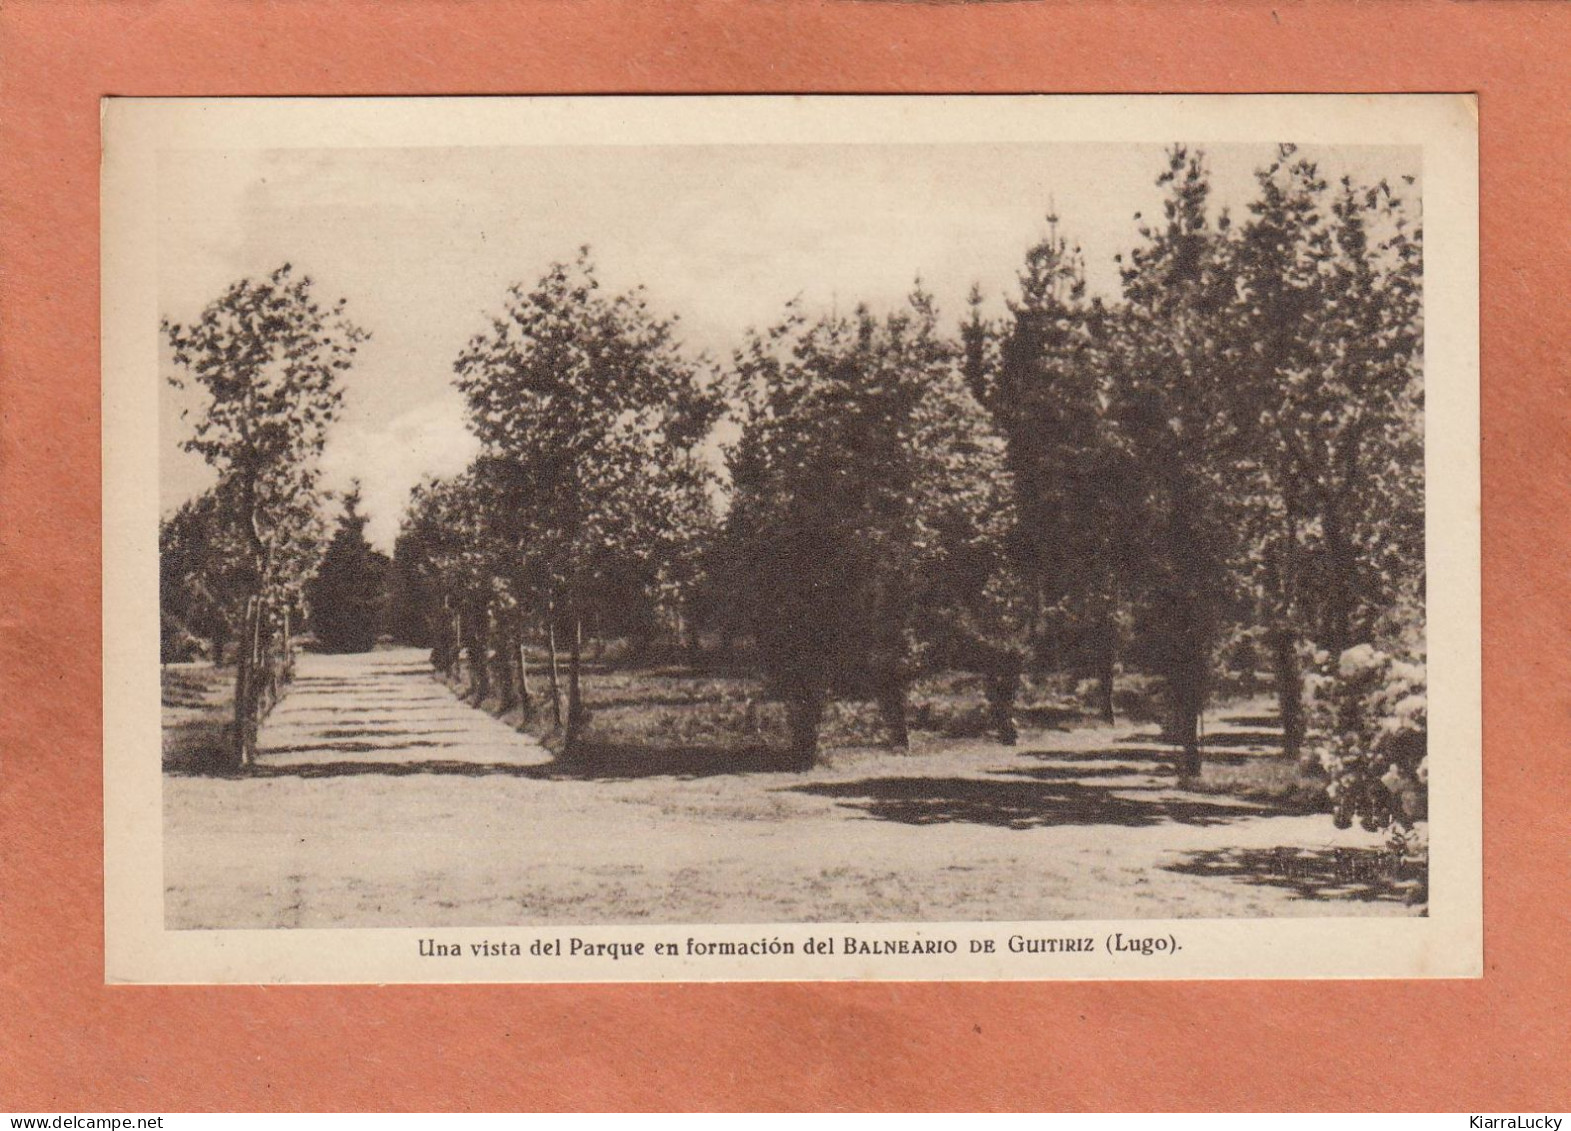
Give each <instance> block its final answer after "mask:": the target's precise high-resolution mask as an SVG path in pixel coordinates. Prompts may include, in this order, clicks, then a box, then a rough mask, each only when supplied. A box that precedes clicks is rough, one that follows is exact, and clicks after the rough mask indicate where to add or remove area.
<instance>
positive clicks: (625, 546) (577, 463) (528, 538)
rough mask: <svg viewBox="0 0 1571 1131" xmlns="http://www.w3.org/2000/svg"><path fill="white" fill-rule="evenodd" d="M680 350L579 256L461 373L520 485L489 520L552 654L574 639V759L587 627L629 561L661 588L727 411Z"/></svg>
mask: <svg viewBox="0 0 1571 1131" xmlns="http://www.w3.org/2000/svg"><path fill="white" fill-rule="evenodd" d="M675 335H676V321H675V319H671V318H660V317H656V316H655V315H653V314H652V313H651V312H650V310H649V307H648V301H647V299H646V297H645V296H644V294H643V292H642V291H641V290H635V291H632V292H629V293H627V294H622V295H618V296H614V297H606V296H604V295H602V294H601V293H600V284H599V282H598V280H597V279H596V278H595V273H594V267H593V264H592V263H591V262H590V260H589V258H588V250H587V249H584V250H583V251H582V252H581V254H580V256H579V258H578V260H577V262H576V263H574V264H572V265H567V264H556V265H553V266H552V268H551V269H550V270H549V271H547V272H546V274H545V275H544V276H543V277H542V278H541V279H540V280H539V282H538V283H537V284H536V285H535V286H534V287H533V288H532V289H525V288H524V287H523V286H522V285H519V286H514V287H513V288H511V289H510V290H509V292H508V295H507V300H506V302H505V304H504V307H503V310H502V312H501V313H500V314H499V315H497V316H495V317H494V318H493V319H492V323H491V329H490V331H489V332H487V333H483V334H480V335H477V336H476V337H475V338H473V339H472V340H471V341H470V343H469V345H468V346H467V347H466V349H465V350H464V351H463V353H462V354H460V356H459V358H458V360H457V362H456V363H455V365H454V369H455V372H456V373H457V376H458V387H459V388H460V390H462V392H463V393H464V395H465V397H466V398H467V399H468V402H469V412H470V421H471V425H472V427H473V428H474V430H475V432H476V434H477V435H478V436H479V438H480V440H481V442H482V444H483V446H484V455H485V458H486V459H487V460H488V461H490V463H491V465H492V468H493V473H494V475H495V477H496V478H497V479H499V480H501V481H502V482H504V483H505V484H510V485H511V488H510V489H509V490H508V492H507V498H508V500H509V501H508V504H507V505H506V506H503V507H499V508H494V509H493V512H492V513H493V514H495V515H497V516H499V518H500V520H501V522H502V524H503V525H502V527H501V528H500V529H499V533H500V536H501V537H502V538H503V540H504V541H505V542H506V543H507V544H508V545H509V546H510V548H511V551H512V553H513V554H515V555H516V557H517V567H516V573H517V574H518V576H520V577H526V578H528V579H529V582H528V584H527V586H526V587H525V591H526V592H528V593H529V594H530V595H531V597H532V599H533V600H534V601H536V602H539V603H542V604H543V606H544V607H543V608H540V607H538V606H537V608H536V609H535V612H536V615H539V616H543V618H544V619H545V621H546V624H547V628H548V632H549V635H550V637H551V639H552V641H553V646H554V641H555V637H556V630H557V628H558V627H559V626H565V627H566V629H567V632H568V638H569V647H570V662H569V668H568V711H567V720H566V731H565V734H564V745H565V747H566V749H567V750H568V751H569V752H572V751H573V750H574V749H575V748H576V746H577V745H578V740H579V738H580V736H581V734H582V730H583V727H584V724H585V723H586V722H587V718H588V714H587V710H586V708H585V706H584V702H583V696H582V690H581V680H580V672H581V655H582V648H583V635H584V633H583V630H584V624H585V620H586V618H589V617H592V615H593V613H594V610H595V608H596V605H597V603H598V602H600V601H601V600H602V599H603V596H604V593H605V589H606V586H607V585H608V584H609V583H611V581H612V579H613V577H614V576H618V575H620V576H626V573H625V571H626V570H627V569H628V566H629V563H630V562H641V563H645V564H646V565H647V566H648V567H649V569H650V574H649V576H655V575H658V574H659V572H660V568H659V567H660V563H662V562H664V561H666V560H668V556H669V554H670V552H671V551H672V549H673V540H674V539H675V540H679V539H680V534H681V531H682V530H683V528H684V524H683V522H682V521H681V516H682V515H683V514H684V513H687V512H689V511H690V510H692V509H693V507H694V506H695V499H698V498H701V497H702V496H703V495H704V492H705V491H706V488H707V484H708V481H709V478H710V474H711V473H710V471H709V469H708V467H707V465H706V464H705V463H704V462H703V460H702V459H701V458H700V456H699V453H698V447H699V445H700V444H701V443H702V441H703V440H704V438H705V437H706V436H707V434H708V432H709V429H710V427H711V426H712V424H713V423H714V420H715V419H716V417H717V415H718V412H719V405H718V401H717V399H716V398H715V396H714V395H713V390H712V388H710V387H708V386H707V385H706V383H705V382H704V380H703V379H702V375H701V370H700V367H699V365H698V364H696V363H695V362H693V361H691V360H689V359H688V358H687V357H685V356H684V355H683V353H682V351H681V349H680V347H679V345H678V343H677V340H676V336H675Z"/></svg>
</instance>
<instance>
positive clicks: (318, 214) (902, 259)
mask: <svg viewBox="0 0 1571 1131" xmlns="http://www.w3.org/2000/svg"><path fill="white" fill-rule="evenodd" d="M1206 149H1207V154H1208V158H1209V164H1210V167H1211V171H1212V181H1213V187H1214V200H1215V202H1216V204H1217V206H1218V207H1228V208H1230V209H1231V210H1233V211H1234V212H1235V213H1237V214H1240V215H1241V214H1242V213H1243V211H1244V208H1245V205H1246V204H1247V202H1248V200H1249V199H1250V198H1251V197H1252V195H1253V189H1254V178H1253V170H1254V169H1255V168H1257V167H1258V166H1261V165H1263V164H1265V163H1267V162H1269V161H1270V159H1271V157H1272V147H1271V146H1266V145H1247V146H1246V145H1226V146H1212V147H1206ZM1303 155H1304V156H1307V157H1310V158H1313V159H1315V160H1317V161H1319V162H1320V164H1321V167H1322V171H1323V172H1325V173H1328V174H1331V175H1333V176H1340V175H1341V174H1342V173H1344V172H1348V173H1352V174H1353V175H1354V176H1355V177H1357V178H1359V179H1361V180H1366V181H1371V180H1378V179H1379V178H1381V177H1385V178H1388V179H1391V180H1393V181H1395V180H1396V178H1398V177H1401V176H1403V175H1409V176H1417V174H1418V173H1419V169H1418V151H1417V150H1404V149H1386V148H1374V147H1340V148H1338V149H1336V150H1326V149H1305V150H1304V151H1303ZM1163 167H1164V157H1163V152H1162V147H1161V146H1156V145H1127V144H1120V145H1087V144H1073V145H1069V144H1042V145H1025V144H1011V145H886V146H866V145H861V146H828V145H822V146H820V145H770V146H743V145H725V146H665V147H636V146H619V147H518V148H464V149H354V150H346V149H332V150H327V149H291V150H247V151H238V150H237V151H213V150H193V151H178V150H172V151H165V152H164V153H162V154H160V160H159V201H160V209H161V213H160V217H159V303H160V310H161V313H162V315H163V316H164V317H167V318H169V319H171V320H173V321H177V322H178V321H189V320H191V319H193V318H195V317H197V316H198V315H199V314H200V313H201V311H202V309H203V308H204V307H205V306H206V305H207V304H208V303H210V302H212V301H213V300H214V299H215V298H216V297H217V296H218V295H219V294H220V293H221V292H222V291H223V290H224V288H225V287H227V286H228V285H229V284H230V283H232V282H234V281H235V280H237V279H240V278H243V277H246V276H252V277H259V276H262V275H265V274H267V273H268V272H270V271H272V270H273V269H274V268H276V267H278V266H279V265H280V264H282V263H284V262H290V263H292V264H294V265H295V266H296V268H297V269H299V270H300V271H301V272H303V273H306V274H309V275H310V276H311V277H312V278H313V279H314V280H315V281H316V283H317V286H318V291H319V295H320V297H322V298H325V299H334V298H338V297H340V296H341V297H344V298H346V299H348V310H349V313H350V315H351V317H352V318H353V320H354V321H355V322H356V323H358V324H359V325H361V326H363V327H364V328H365V329H367V330H369V331H370V333H371V338H370V340H369V341H368V342H366V343H365V344H364V345H362V346H361V348H360V352H359V354H358V355H357V357H356V361H355V366H354V369H353V370H352V371H351V372H350V373H349V374H348V375H347V377H346V378H345V380H344V399H345V404H344V411H343V415H342V417H341V418H340V419H339V421H337V422H336V423H335V425H334V427H333V431H332V433H331V434H330V436H329V439H328V443H327V448H326V450H325V452H324V454H323V460H324V472H325V480H326V483H327V485H328V486H329V487H330V488H333V489H336V490H342V489H344V488H345V487H347V485H348V484H349V482H350V481H351V480H353V479H359V480H360V481H361V484H362V493H363V497H364V509H365V510H366V512H367V513H368V515H369V516H370V523H369V526H368V528H367V534H368V536H369V537H370V538H371V540H372V542H373V543H375V544H376V545H378V546H379V548H381V549H383V550H391V548H392V543H393V538H394V537H395V536H396V534H397V529H398V521H399V516H400V514H401V513H402V510H403V507H404V504H405V502H406V501H407V499H408V494H409V490H410V488H411V487H413V486H414V485H415V483H417V482H418V481H419V480H420V478H421V477H422V476H424V475H428V474H436V475H446V474H452V473H455V472H458V471H460V470H462V469H463V467H464V466H465V465H467V463H468V462H469V460H470V459H471V458H472V457H473V455H474V454H475V452H476V451H477V450H478V448H477V444H476V442H475V441H474V439H473V437H472V436H470V434H469V432H468V430H467V428H466V426H465V422H464V409H463V401H462V398H461V397H460V396H459V394H458V392H457V390H456V389H455V388H454V387H453V385H452V379H453V370H452V365H453V361H454V359H455V358H456V357H457V356H458V353H459V351H460V350H461V349H462V348H463V346H464V344H465V343H466V342H467V341H468V340H469V338H470V337H471V336H473V335H474V334H476V333H479V332H481V331H483V330H485V329H487V328H488V327H489V325H490V318H491V316H492V315H493V314H495V313H497V312H499V311H500V310H501V308H502V300H503V297H504V295H505V293H506V290H507V288H508V287H509V286H511V285H512V284H514V283H525V284H529V283H532V282H533V281H534V280H536V279H537V278H539V277H540V275H542V274H543V273H544V272H545V271H546V270H547V269H548V268H549V266H550V265H551V264H552V263H553V262H556V261H562V260H570V259H571V258H572V257H573V256H574V255H575V254H576V251H577V249H578V248H579V246H581V245H584V244H588V245H589V246H590V247H591V249H592V253H593V257H594V259H595V262H596V265H597V268H598V272H599V275H600V278H601V281H602V285H603V286H605V287H607V288H609V289H612V290H621V289H625V288H629V287H632V286H636V285H639V284H642V285H643V286H645V287H646V288H647V290H648V293H649V297H650V300H651V305H652V306H653V307H654V309H655V310H657V311H659V312H661V313H677V314H680V316H681V324H682V326H683V333H682V337H683V339H684V340H685V342H686V344H687V346H688V347H689V348H690V349H692V350H693V351H694V352H695V353H696V352H700V351H702V352H707V353H708V354H709V355H710V356H712V357H714V358H717V359H721V360H723V359H725V358H727V357H729V355H730V351H731V349H732V348H733V346H734V345H736V344H738V343H739V342H740V340H741V339H742V336H743V335H744V333H745V332H746V330H747V329H748V328H749V327H751V326H758V327H763V326H766V325H768V324H770V323H771V322H773V321H774V320H775V319H777V318H778V317H779V315H780V313H781V312H782V309H783V308H784V306H785V304H786V303H787V302H788V301H789V300H791V299H792V298H793V297H797V296H800V297H801V299H802V300H803V302H804V304H805V306H806V308H807V309H808V310H809V311H815V310H818V309H826V308H829V307H831V306H838V307H839V308H840V309H842V310H847V309H849V308H851V307H853V306H854V305H856V304H857V303H858V302H867V303H868V304H869V305H870V306H872V307H873V308H874V309H875V311H882V310H887V309H890V308H893V307H894V306H896V305H897V304H899V303H900V302H902V301H903V299H904V296H905V295H906V294H907V293H909V291H910V289H911V285H912V282H913V280H914V279H915V278H917V277H918V276H920V277H921V279H922V282H923V285H924V286H925V287H926V288H927V289H928V290H929V291H931V292H933V294H934V295H935V297H936V298H937V300H938V303H939V306H940V310H941V312H942V314H943V316H944V318H945V320H946V321H947V322H949V323H950V324H951V325H952V324H954V323H955V322H957V321H958V320H959V318H960V317H961V316H962V315H963V314H964V312H965V296H966V293H967V292H968V291H969V289H970V288H971V286H972V284H973V283H976V284H980V286H981V287H982V290H983V293H984V294H985V295H986V296H987V300H988V303H989V306H990V308H991V309H992V310H993V311H994V312H1000V311H1002V310H1003V302H1004V299H1005V298H1006V297H1007V296H1009V295H1011V294H1013V293H1014V290H1015V277H1016V273H1017V271H1018V270H1019V266H1020V263H1021V260H1022V258H1023V256H1024V253H1025V251H1026V249H1027V248H1028V247H1029V246H1031V245H1032V244H1033V243H1034V242H1036V241H1037V240H1038V239H1040V238H1041V237H1042V236H1043V235H1044V234H1045V232H1046V231H1047V224H1046V216H1047V215H1048V214H1049V212H1054V213H1056V214H1057V215H1058V217H1059V221H1060V227H1061V230H1062V231H1063V232H1064V234H1065V235H1066V236H1067V237H1068V238H1069V239H1070V240H1071V241H1072V242H1075V243H1078V244H1079V245H1080V246H1081V248H1082V249H1083V252H1084V255H1085V260H1086V269H1087V276H1088V280H1089V283H1090V286H1091V289H1092V291H1093V292H1095V293H1100V294H1104V295H1108V296H1113V295H1116V293H1117V289H1118V273H1117V264H1116V263H1115V261H1114V256H1115V255H1116V254H1118V253H1119V252H1122V251H1127V250H1128V249H1129V248H1131V247H1133V246H1135V245H1136V244H1137V243H1138V242H1139V235H1138V230H1137V229H1138V225H1139V221H1138V220H1136V219H1135V216H1136V214H1137V213H1144V214H1145V215H1146V216H1147V217H1156V216H1159V215H1160V213H1161V201H1162V195H1161V190H1160V189H1158V188H1157V186H1156V185H1155V180H1156V176H1157V174H1158V173H1159V172H1160V171H1161V170H1162V168H1163ZM165 367H166V372H172V369H171V368H170V363H169V359H168V358H167V357H166V358H165ZM200 408H201V404H200V400H199V399H198V398H197V396H196V394H195V393H194V391H187V392H185V393H181V392H178V391H176V390H174V389H172V388H170V387H168V386H167V385H165V386H163V387H162V389H161V393H160V423H161V436H160V444H161V448H162V450H161V452H160V477H159V488H160V499H159V501H160V506H161V509H162V510H163V512H164V513H168V512H169V511H171V510H173V509H174V508H175V507H177V506H178V505H179V504H180V503H182V502H184V501H185V500H186V499H188V498H190V497H191V496H192V495H194V494H196V493H197V492H199V491H201V490H203V489H204V488H205V487H206V486H208V484H209V483H210V482H211V473H210V472H209V470H208V469H207V468H206V467H205V465H203V464H202V462H201V460H200V459H199V458H198V457H196V456H193V455H190V454H189V453H186V452H183V451H182V450H181V449H180V447H179V445H180V442H181V440H182V439H184V437H185V436H186V435H188V434H189V427H190V424H189V419H182V415H181V414H182V412H183V411H184V412H188V413H196V412H199V411H200Z"/></svg>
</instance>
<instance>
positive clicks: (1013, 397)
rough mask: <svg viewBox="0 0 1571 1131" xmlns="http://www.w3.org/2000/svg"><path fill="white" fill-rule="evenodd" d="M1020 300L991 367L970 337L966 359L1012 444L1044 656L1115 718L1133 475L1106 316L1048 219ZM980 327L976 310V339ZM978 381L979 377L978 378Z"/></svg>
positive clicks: (1026, 564)
mask: <svg viewBox="0 0 1571 1131" xmlns="http://www.w3.org/2000/svg"><path fill="white" fill-rule="evenodd" d="M1019 284H1020V297H1019V298H1018V299H1017V300H1015V301H1012V302H1011V303H1010V304H1009V318H1008V319H1007V321H1006V324H1005V325H1004V327H1002V328H1001V329H1000V330H998V331H996V336H997V338H998V345H997V347H996V350H995V351H993V352H994V353H995V354H996V360H995V361H994V362H993V364H992V365H991V366H988V365H987V362H986V361H985V360H983V358H984V355H983V354H982V353H981V352H980V351H978V350H977V347H976V346H975V345H974V344H973V345H971V349H972V350H973V355H972V356H975V357H977V359H978V360H976V361H975V362H973V363H972V364H973V366H974V367H975V368H976V369H977V370H979V371H982V372H986V373H987V374H988V375H987V377H986V378H985V379H984V380H983V381H981V382H980V385H981V387H983V389H984V393H985V400H984V403H985V404H986V405H987V407H988V409H989V411H990V412H991V414H992V416H993V419H994V420H995V421H997V423H998V428H999V430H1000V432H1001V433H1002V434H1003V436H1004V437H1005V439H1006V440H1007V442H1008V453H1009V468H1010V471H1011V473H1012V474H1013V477H1014V482H1015V506H1016V508H1017V510H1018V513H1019V522H1018V524H1017V526H1016V527H1015V530H1014V532H1013V534H1012V536H1011V544H1010V551H1011V559H1012V562H1013V565H1014V567H1015V568H1016V569H1017V570H1018V571H1019V573H1020V575H1021V580H1022V583H1023V584H1024V585H1025V587H1026V590H1027V593H1028V598H1027V599H1028V600H1029V601H1030V603H1031V604H1032V606H1033V610H1032V612H1033V616H1032V631H1033V636H1034V638H1035V645H1036V648H1037V651H1038V653H1039V655H1040V657H1041V658H1043V659H1046V660H1048V661H1049V662H1050V663H1052V664H1053V666H1058V664H1059V663H1061V662H1062V661H1063V660H1064V659H1065V658H1070V659H1072V661H1073V662H1074V663H1075V664H1076V666H1078V667H1080V668H1082V669H1086V670H1089V671H1090V672H1092V673H1094V674H1095V675H1096V677H1097V680H1098V683H1099V686H1100V706H1101V713H1102V715H1103V717H1104V719H1106V721H1108V722H1112V721H1113V678H1114V677H1113V673H1114V669H1115V665H1116V662H1117V658H1118V647H1119V643H1118V637H1119V608H1120V604H1121V600H1122V598H1121V584H1122V579H1123V577H1124V574H1125V573H1126V572H1127V566H1126V559H1127V558H1128V556H1129V546H1130V542H1131V539H1132V529H1133V526H1134V522H1133V521H1132V519H1133V516H1132V514H1131V513H1130V506H1129V502H1130V494H1131V471H1130V468H1129V467H1128V461H1127V459H1126V458H1125V452H1124V450H1123V448H1122V447H1121V446H1120V444H1119V443H1118V442H1117V438H1116V436H1115V435H1114V434H1113V433H1112V431H1111V429H1110V428H1109V424H1108V420H1107V417H1106V413H1105V411H1104V410H1105V407H1106V404H1107V399H1108V393H1107V372H1106V369H1107V366H1106V361H1105V358H1104V351H1103V346H1102V342H1101V340H1100V339H1101V338H1102V336H1103V335H1104V333H1105V331H1106V328H1107V325H1108V317H1107V313H1106V311H1105V310H1104V309H1103V307H1102V304H1101V302H1100V301H1099V300H1096V301H1092V300H1088V299H1087V297H1086V282H1085V268H1084V264H1083V262H1082V260H1081V257H1080V253H1079V249H1078V248H1074V247H1072V246H1071V245H1070V244H1069V241H1068V240H1067V238H1065V237H1064V236H1063V235H1062V234H1060V232H1059V230H1058V219H1057V217H1056V216H1049V217H1048V233H1047V235H1046V236H1045V238H1043V239H1042V240H1040V241H1039V242H1038V243H1036V244H1035V245H1034V246H1032V247H1031V248H1030V249H1029V250H1028V251H1027V252H1026V257H1025V265H1024V268H1023V269H1022V271H1021V272H1020V275H1019ZM982 332H983V330H982V326H981V323H980V320H979V317H978V316H976V315H973V318H972V320H971V322H970V323H969V324H968V326H967V327H966V333H967V335H968V339H970V341H971V342H974V341H975V339H977V338H978V337H979V336H980V335H981V333H982ZM973 384H974V385H976V384H978V382H976V381H975V380H974V379H973Z"/></svg>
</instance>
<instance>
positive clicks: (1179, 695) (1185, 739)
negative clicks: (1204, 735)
mask: <svg viewBox="0 0 1571 1131" xmlns="http://www.w3.org/2000/svg"><path fill="white" fill-rule="evenodd" d="M1172 693H1173V722H1172V728H1173V741H1174V742H1175V743H1177V744H1178V747H1179V756H1178V773H1179V776H1181V777H1186V778H1190V777H1195V776H1197V775H1198V774H1199V773H1200V688H1199V684H1198V681H1197V680H1196V678H1195V676H1194V674H1193V673H1190V672H1183V673H1180V674H1179V675H1178V677H1177V678H1176V679H1175V680H1174V681H1173V687H1172Z"/></svg>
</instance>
